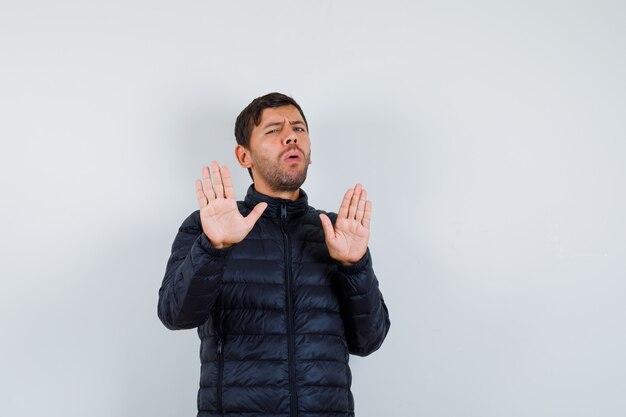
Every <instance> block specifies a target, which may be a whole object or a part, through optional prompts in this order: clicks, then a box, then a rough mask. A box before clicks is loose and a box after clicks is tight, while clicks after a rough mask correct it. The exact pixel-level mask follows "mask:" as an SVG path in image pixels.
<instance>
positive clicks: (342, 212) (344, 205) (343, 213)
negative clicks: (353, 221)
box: [337, 188, 354, 219]
mask: <svg viewBox="0 0 626 417" xmlns="http://www.w3.org/2000/svg"><path fill="white" fill-rule="evenodd" d="M352 194H354V190H353V189H352V188H349V189H348V191H346V193H345V194H344V196H343V200H341V206H340V207H339V213H337V218H339V219H344V218H347V217H348V207H350V200H351V199H352Z"/></svg>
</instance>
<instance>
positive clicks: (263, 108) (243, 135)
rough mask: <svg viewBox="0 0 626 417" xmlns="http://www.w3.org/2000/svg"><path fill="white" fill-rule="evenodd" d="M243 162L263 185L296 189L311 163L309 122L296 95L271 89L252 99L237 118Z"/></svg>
mask: <svg viewBox="0 0 626 417" xmlns="http://www.w3.org/2000/svg"><path fill="white" fill-rule="evenodd" d="M235 138H236V140H237V147H236V148H235V155H236V157H237V160H238V161H239V164H240V165H241V166H242V167H244V168H248V172H249V173H250V176H251V177H252V179H253V180H254V182H255V187H257V189H259V187H261V188H267V189H269V190H272V191H275V192H285V191H289V192H290V191H296V190H298V189H299V188H300V186H301V185H302V183H303V182H304V180H305V179H306V173H307V168H308V165H309V164H310V163H311V160H310V155H311V142H310V139H309V133H308V123H307V121H306V118H305V117H304V113H303V112H302V109H301V108H300V106H299V105H298V103H296V101H295V100H294V99H292V98H291V97H288V96H286V95H284V94H280V93H270V94H267V95H265V96H262V97H258V98H256V99H254V100H253V101H252V103H250V104H249V105H248V106H247V107H246V108H245V109H243V111H242V112H241V113H240V114H239V116H238V117H237V121H236V122H235Z"/></svg>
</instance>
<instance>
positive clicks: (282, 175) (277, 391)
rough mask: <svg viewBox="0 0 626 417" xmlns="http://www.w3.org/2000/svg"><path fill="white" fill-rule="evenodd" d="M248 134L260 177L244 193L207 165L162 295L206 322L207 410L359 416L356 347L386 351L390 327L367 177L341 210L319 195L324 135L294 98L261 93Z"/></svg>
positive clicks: (246, 117)
mask: <svg viewBox="0 0 626 417" xmlns="http://www.w3.org/2000/svg"><path fill="white" fill-rule="evenodd" d="M235 137H236V139H237V146H236V148H235V155H236V157H237V161H238V162H239V164H240V165H241V166H242V167H244V168H247V169H248V171H249V172H250V175H251V176H252V179H253V184H252V185H251V186H250V188H249V189H248V193H247V195H246V197H245V199H244V201H240V202H237V201H236V200H235V196H234V192H233V187H232V182H231V176H230V173H229V171H228V168H227V167H226V166H225V165H224V166H221V167H220V166H219V164H218V163H217V162H215V161H213V162H212V164H211V169H210V170H209V168H208V167H204V168H203V169H202V181H200V180H197V181H196V194H197V198H198V203H199V206H200V210H198V211H196V212H194V213H192V214H191V215H190V216H189V217H188V218H187V219H186V220H185V221H184V223H183V224H182V226H181V227H180V229H179V232H178V235H177V236H176V239H175V240H174V244H173V246H172V254H171V257H170V259H169V261H168V263H167V268H166V272H165V278H164V279H163V284H162V286H161V289H160V291H159V305H158V314H159V318H160V319H161V321H162V322H163V323H164V324H165V326H166V327H167V328H169V329H187V328H194V327H197V328H198V335H199V336H200V340H201V347H200V360H201V363H202V368H201V376H200V390H199V393H198V416H199V417H214V416H224V415H225V416H229V417H235V416H238V417H257V416H264V417H279V416H280V417H322V416H325V417H330V416H332V417H344V416H345V417H347V416H354V404H353V400H352V394H351V392H350V384H351V375H350V369H349V367H348V359H349V353H352V354H356V355H361V356H365V355H368V354H370V353H371V352H373V351H375V350H376V349H378V348H379V347H380V345H381V344H382V342H383V340H384V338H385V336H386V334H387V331H388V330H389V325H390V322H389V316H388V313H387V307H386V306H385V303H384V301H383V298H382V295H381V293H380V291H379V290H378V281H377V279H376V276H375V275H374V271H373V270H372V261H371V258H370V254H369V251H368V249H367V245H368V239H369V231H370V216H371V202H370V201H368V200H367V193H366V191H365V189H363V188H362V187H361V185H360V184H357V185H356V186H355V187H354V188H351V189H349V190H348V191H347V192H346V194H345V196H344V198H343V201H342V202H341V206H340V208H339V213H338V214H334V213H325V212H323V211H320V210H316V209H314V208H313V207H311V206H309V205H308V202H307V195H306V194H305V192H304V191H303V190H302V189H300V186H301V185H302V183H304V180H305V178H306V174H307V168H308V165H309V164H310V163H311V159H310V156H311V142H310V139H309V133H308V123H307V121H306V118H305V117H304V113H303V112H302V109H301V108H300V106H299V105H298V104H297V103H296V102H295V101H294V100H293V99H292V98H291V97H288V96H285V95H283V94H279V93H271V94H268V95H265V96H263V97H259V98H257V99H255V100H254V101H252V103H250V104H249V105H248V106H247V107H246V108H245V109H244V110H243V111H242V112H241V114H240V115H239V117H238V118H237V121H236V125H235Z"/></svg>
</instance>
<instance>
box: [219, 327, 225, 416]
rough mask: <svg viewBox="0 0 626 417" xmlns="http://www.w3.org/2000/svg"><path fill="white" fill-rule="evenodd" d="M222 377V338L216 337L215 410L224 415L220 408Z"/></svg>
mask: <svg viewBox="0 0 626 417" xmlns="http://www.w3.org/2000/svg"><path fill="white" fill-rule="evenodd" d="M223 377H224V357H223V353H222V338H221V337H220V336H218V337H217V409H218V411H219V413H220V414H224V410H223V407H222V379H223Z"/></svg>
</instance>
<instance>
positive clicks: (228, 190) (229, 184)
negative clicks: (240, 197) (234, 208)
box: [222, 165, 235, 200]
mask: <svg viewBox="0 0 626 417" xmlns="http://www.w3.org/2000/svg"><path fill="white" fill-rule="evenodd" d="M222 182H223V183H224V195H225V196H226V198H232V199H233V200H234V199H235V191H234V190H233V179H232V177H231V176H230V170H229V169H228V167H227V166H226V165H222Z"/></svg>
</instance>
